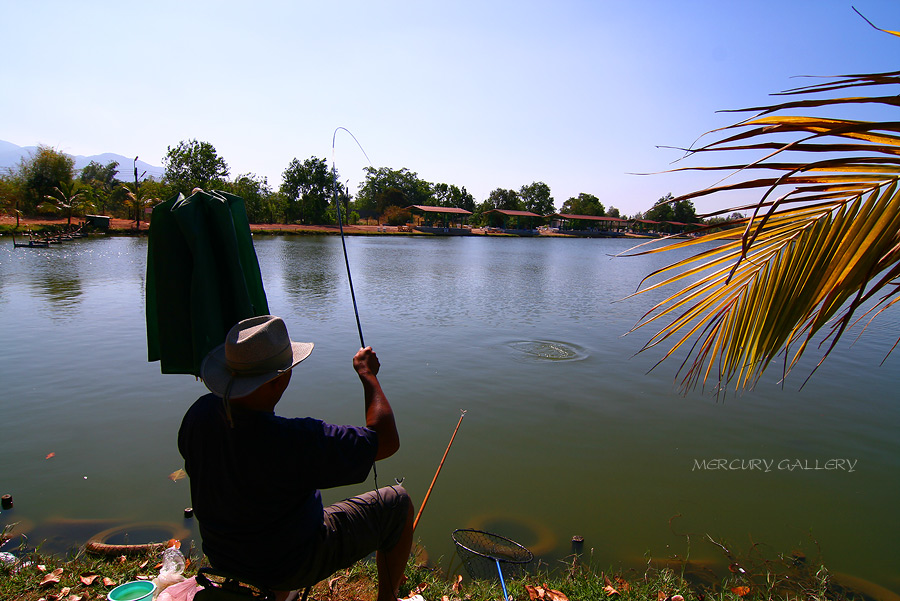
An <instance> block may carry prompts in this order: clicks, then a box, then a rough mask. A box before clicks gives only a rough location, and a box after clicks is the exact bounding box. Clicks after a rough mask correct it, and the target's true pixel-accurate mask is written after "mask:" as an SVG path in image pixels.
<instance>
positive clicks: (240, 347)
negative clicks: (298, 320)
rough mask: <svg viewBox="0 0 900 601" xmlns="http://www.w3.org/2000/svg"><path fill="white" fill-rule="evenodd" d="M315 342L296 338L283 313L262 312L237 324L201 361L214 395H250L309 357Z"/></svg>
mask: <svg viewBox="0 0 900 601" xmlns="http://www.w3.org/2000/svg"><path fill="white" fill-rule="evenodd" d="M312 350H313V343H312V342H294V341H293V340H291V338H290V336H288V331H287V326H285V325H284V321H283V320H282V319H281V318H280V317H275V316H274V315H259V316H257V317H251V318H250V319H245V320H243V321H241V322H239V323H238V324H237V325H235V326H234V327H233V328H231V330H229V332H228V336H226V337H225V343H224V344H221V345H219V346H217V347H216V348H214V349H213V350H211V351H210V352H209V354H208V355H206V358H204V359H203V363H202V364H201V365H200V377H201V378H202V379H203V383H204V384H206V387H207V388H209V390H210V391H212V392H213V393H214V394H215V395H217V396H220V397H225V396H226V394H227V396H228V397H229V398H239V397H243V396H247V395H248V394H250V393H251V392H253V391H254V390H256V389H257V388H259V387H260V386H262V385H263V384H265V383H266V382H268V381H269V380H273V379H275V378H277V377H278V376H280V375H281V374H283V373H284V372H286V371H289V370H290V369H292V368H293V367H294V366H295V365H297V364H298V363H300V362H301V361H303V360H304V359H306V358H307V357H309V354H310V353H311V352H312Z"/></svg>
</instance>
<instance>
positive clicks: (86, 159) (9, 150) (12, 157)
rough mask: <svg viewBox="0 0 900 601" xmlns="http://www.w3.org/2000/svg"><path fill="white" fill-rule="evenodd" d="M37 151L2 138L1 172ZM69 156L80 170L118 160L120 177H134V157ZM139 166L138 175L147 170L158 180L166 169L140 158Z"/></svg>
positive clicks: (126, 178) (111, 155) (0, 148)
mask: <svg viewBox="0 0 900 601" xmlns="http://www.w3.org/2000/svg"><path fill="white" fill-rule="evenodd" d="M36 151H37V146H18V145H16V144H13V143H12V142H6V141H5V140H0V173H5V172H6V171H7V170H8V169H14V168H15V167H17V166H18V165H19V162H20V161H21V160H22V159H23V158H25V159H27V158H28V157H29V156H31V155H32V154H34V153H35V152H36ZM69 156H71V157H72V158H73V159H75V169H76V170H79V171H80V170H81V169H84V168H85V167H86V166H87V164H88V163H90V162H91V161H96V162H98V163H100V164H101V165H108V164H109V163H110V162H111V161H117V162H118V163H119V170H118V178H119V179H120V180H121V181H126V182H127V181H132V180H133V179H134V171H133V170H134V157H126V156H123V155H121V154H115V153H113V152H104V153H103V154H95V155H91V156H83V155H69ZM137 168H138V175H140V174H142V173H143V172H145V171H146V172H147V175H145V176H144V177H145V178H153V179H156V180H158V179H162V176H163V172H164V171H165V170H164V169H163V168H162V167H157V166H155V165H151V164H150V163H145V162H144V161H142V160H140V159H138V162H137Z"/></svg>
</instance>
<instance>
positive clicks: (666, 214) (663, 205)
mask: <svg viewBox="0 0 900 601" xmlns="http://www.w3.org/2000/svg"><path fill="white" fill-rule="evenodd" d="M672 200H673V196H672V193H671V192H669V193H668V194H666V195H665V196H663V197H662V198H660V199H659V200H657V201H656V202H655V203H654V204H653V208H651V209H650V210H649V211H647V212H645V213H644V219H647V220H648V221H675V209H674V208H673V207H672Z"/></svg>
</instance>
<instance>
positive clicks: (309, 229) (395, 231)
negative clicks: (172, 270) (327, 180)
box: [0, 215, 659, 239]
mask: <svg viewBox="0 0 900 601" xmlns="http://www.w3.org/2000/svg"><path fill="white" fill-rule="evenodd" d="M80 223H81V220H80V219H77V218H73V220H72V224H73V226H75V227H77V226H78V224H80ZM66 224H67V220H66V218H58V219H50V218H33V217H28V218H20V219H19V227H18V230H17V231H16V232H15V235H21V236H23V237H25V236H27V232H28V231H29V230H30V229H32V228H36V229H38V230H43V229H46V228H65V227H66ZM0 226H4V227H5V228H10V229H12V228H15V226H16V219H15V217H10V216H9V215H2V216H0ZM343 228H344V235H345V236H443V235H446V236H490V237H514V238H519V237H522V238H633V239H654V238H658V237H659V236H653V235H646V234H644V235H641V234H633V233H623V234H621V235H619V236H608V235H600V234H594V233H584V234H566V233H559V232H550V231H545V230H540V231H539V232H538V233H537V234H533V235H524V236H523V235H519V234H516V233H514V231H511V232H502V231H490V228H471V229H469V228H467V230H468V233H455V232H453V233H444V232H440V231H420V230H417V229H414V228H413V229H410V228H408V227H404V226H396V225H384V226H382V225H344V226H343ZM149 229H150V222H149V221H142V222H141V223H140V228H139V229H138V228H135V227H134V221H133V220H130V219H117V218H110V223H109V229H107V230H94V232H92V233H95V234H98V235H99V234H113V235H127V236H146V235H147V233H148V232H149ZM434 229H443V228H434ZM449 229H450V230H451V231H452V230H457V231H459V228H449ZM250 231H251V232H252V233H254V234H260V235H267V236H282V235H323V236H338V235H340V233H341V230H340V228H339V227H338V226H337V225H298V224H279V223H251V224H250ZM4 235H13V232H12V231H10V232H0V236H4Z"/></svg>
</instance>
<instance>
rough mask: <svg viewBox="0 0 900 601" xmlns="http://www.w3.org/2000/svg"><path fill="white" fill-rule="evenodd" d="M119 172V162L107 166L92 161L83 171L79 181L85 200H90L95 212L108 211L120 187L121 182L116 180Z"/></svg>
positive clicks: (112, 162) (111, 162)
mask: <svg viewBox="0 0 900 601" xmlns="http://www.w3.org/2000/svg"><path fill="white" fill-rule="evenodd" d="M118 170H119V162H118V161H110V162H109V163H107V164H106V165H101V164H100V163H98V162H97V161H91V162H90V163H88V164H87V165H86V166H85V167H84V169H82V170H81V176H80V177H79V178H78V179H79V180H80V181H81V184H82V190H83V194H84V196H85V198H87V199H88V200H90V202H91V205H93V207H94V210H96V211H99V212H100V213H105V212H106V211H107V208H108V206H109V203H110V197H111V196H112V194H113V191H114V190H115V189H116V188H118V187H119V181H118V180H117V179H116V175H117V174H118Z"/></svg>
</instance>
